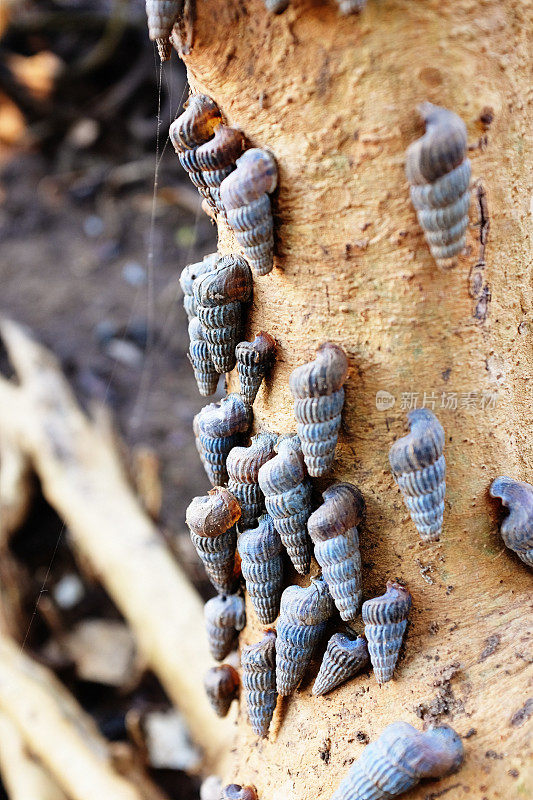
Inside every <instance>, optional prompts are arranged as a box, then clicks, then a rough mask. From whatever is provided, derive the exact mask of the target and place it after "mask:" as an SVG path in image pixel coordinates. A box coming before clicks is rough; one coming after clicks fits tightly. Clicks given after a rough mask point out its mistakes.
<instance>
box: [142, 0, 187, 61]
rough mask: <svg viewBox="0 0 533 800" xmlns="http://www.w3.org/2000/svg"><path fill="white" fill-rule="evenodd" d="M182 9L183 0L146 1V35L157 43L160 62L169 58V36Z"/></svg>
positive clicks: (170, 48)
mask: <svg viewBox="0 0 533 800" xmlns="http://www.w3.org/2000/svg"><path fill="white" fill-rule="evenodd" d="M182 7H183V0H146V16H147V18H148V35H149V36H150V39H151V40H152V41H155V42H156V43H157V49H158V51H159V58H160V59H161V61H168V59H169V58H170V54H171V52H172V47H171V44H170V34H171V33H172V28H173V27H174V24H175V23H176V21H177V19H178V17H179V15H180V13H181V9H182Z"/></svg>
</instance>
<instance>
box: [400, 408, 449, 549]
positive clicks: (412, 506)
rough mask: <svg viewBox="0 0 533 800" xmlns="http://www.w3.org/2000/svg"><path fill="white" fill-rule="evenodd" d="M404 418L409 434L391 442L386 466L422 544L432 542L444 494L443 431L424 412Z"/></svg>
mask: <svg viewBox="0 0 533 800" xmlns="http://www.w3.org/2000/svg"><path fill="white" fill-rule="evenodd" d="M407 418H408V420H409V426H410V428H411V432H410V433H408V434H407V436H403V437H402V438H401V439H398V441H396V442H394V444H393V445H392V447H391V449H390V451H389V462H390V465H391V468H392V473H393V475H394V477H395V479H396V482H397V483H398V486H399V487H400V491H401V493H402V495H403V499H404V502H405V505H406V506H407V508H408V509H409V513H410V514H411V519H412V520H413V522H414V523H415V526H416V529H417V531H418V533H419V534H420V536H421V538H422V539H423V541H425V542H436V541H438V539H439V537H440V534H441V532H442V521H443V518H444V495H445V493H446V461H445V459H444V454H443V451H444V429H443V427H442V425H441V424H440V422H439V421H438V419H437V417H436V416H435V414H433V413H432V412H431V411H430V410H429V409H427V408H415V409H414V410H413V411H410V412H409V414H408V415H407Z"/></svg>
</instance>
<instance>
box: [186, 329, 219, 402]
mask: <svg viewBox="0 0 533 800" xmlns="http://www.w3.org/2000/svg"><path fill="white" fill-rule="evenodd" d="M189 342H190V344H189V360H190V362H191V364H192V367H193V370H194V377H195V378H196V384H197V386H198V391H199V392H200V394H201V395H202V396H203V397H207V396H208V395H210V394H214V393H215V392H216V390H217V386H218V378H219V374H218V372H217V371H216V369H215V365H214V364H213V362H212V361H211V354H210V352H209V345H208V344H207V342H206V339H205V333H204V329H203V328H202V323H201V322H200V320H199V319H198V317H193V318H192V319H191V321H190V322H189Z"/></svg>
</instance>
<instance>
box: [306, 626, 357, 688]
mask: <svg viewBox="0 0 533 800" xmlns="http://www.w3.org/2000/svg"><path fill="white" fill-rule="evenodd" d="M366 664H368V648H367V646H366V641H365V639H364V637H363V636H358V637H357V638H356V639H354V638H351V637H349V636H346V635H345V634H344V633H335V634H333V636H332V637H331V639H330V640H329V642H328V646H327V648H326V652H325V653H324V658H323V659H322V664H321V665H320V670H319V673H318V675H317V676H316V680H315V683H314V686H313V694H315V695H323V694H327V693H328V692H331V691H332V689H336V688H337V687H338V686H341V685H342V684H343V683H346V681H349V680H350V678H353V676H354V675H356V674H357V673H358V672H360V671H361V670H362V669H363V667H364V666H366Z"/></svg>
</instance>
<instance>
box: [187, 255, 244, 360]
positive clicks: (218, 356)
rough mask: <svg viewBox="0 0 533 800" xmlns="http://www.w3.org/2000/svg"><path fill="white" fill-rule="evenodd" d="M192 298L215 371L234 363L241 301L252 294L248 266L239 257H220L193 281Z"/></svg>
mask: <svg viewBox="0 0 533 800" xmlns="http://www.w3.org/2000/svg"><path fill="white" fill-rule="evenodd" d="M193 292H194V301H195V303H196V308H197V311H198V318H199V320H200V322H201V323H202V326H203V328H204V330H205V336H206V339H207V341H208V343H209V351H210V353H211V359H212V361H213V364H214V365H215V369H216V370H217V372H219V373H220V374H222V373H223V372H230V371H231V370H232V369H233V367H234V366H235V360H236V358H235V348H236V346H237V343H238V341H239V339H240V332H241V312H242V309H241V304H242V303H245V302H247V301H248V300H249V299H250V298H251V296H252V275H251V272H250V267H249V266H248V264H247V263H246V261H245V260H244V259H243V258H240V256H235V255H229V256H221V257H220V258H219V259H218V261H217V263H216V266H215V268H214V269H212V270H211V271H210V272H206V273H204V274H203V275H199V276H198V278H197V279H196V280H195V282H194V288H193Z"/></svg>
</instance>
